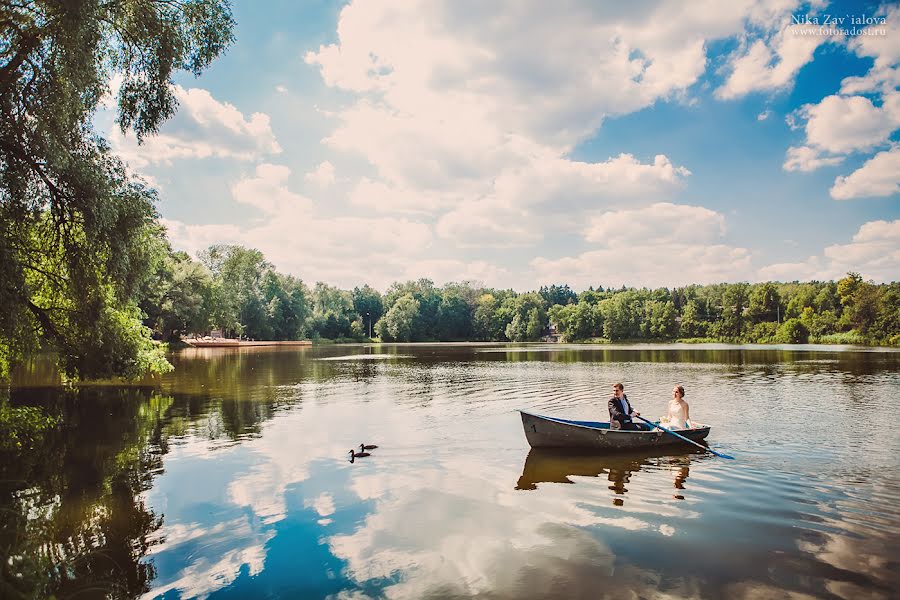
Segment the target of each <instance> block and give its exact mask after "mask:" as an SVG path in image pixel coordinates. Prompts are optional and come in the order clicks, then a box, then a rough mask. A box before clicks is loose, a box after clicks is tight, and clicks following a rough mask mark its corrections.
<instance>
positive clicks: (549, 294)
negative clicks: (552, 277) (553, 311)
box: [538, 284, 578, 309]
mask: <svg viewBox="0 0 900 600" xmlns="http://www.w3.org/2000/svg"><path fill="white" fill-rule="evenodd" d="M538 294H540V296H541V298H543V299H544V309H548V308H550V307H551V306H553V305H555V304H560V305H562V306H565V305H566V304H575V302H577V301H578V295H577V294H576V293H575V292H573V291H572V290H571V289H570V288H569V286H568V284H567V285H556V284H554V285H551V286H550V287H541V289H540V290H538Z"/></svg>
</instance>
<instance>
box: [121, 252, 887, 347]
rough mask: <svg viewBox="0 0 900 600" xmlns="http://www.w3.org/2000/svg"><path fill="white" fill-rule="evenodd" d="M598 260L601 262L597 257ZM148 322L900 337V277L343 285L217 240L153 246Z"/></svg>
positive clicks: (365, 330) (198, 331) (609, 336)
mask: <svg viewBox="0 0 900 600" xmlns="http://www.w3.org/2000/svg"><path fill="white" fill-rule="evenodd" d="M598 271H602V269H598ZM140 294H141V296H140V297H139V299H138V306H139V307H140V309H141V311H142V313H143V315H144V321H143V322H144V325H145V326H147V327H149V328H150V329H151V330H152V331H153V334H154V336H155V337H156V338H158V339H160V340H163V341H167V342H173V341H177V340H178V339H179V338H182V337H187V336H195V335H205V334H207V333H209V332H210V331H211V330H217V331H218V332H221V333H222V334H223V335H224V336H226V337H244V338H248V339H258V340H294V339H307V338H309V339H313V340H330V341H342V342H351V341H369V340H371V339H373V338H374V339H378V340H380V341H385V342H426V341H497V342H505V341H513V342H527V341H539V340H541V339H544V338H545V337H546V336H548V334H551V333H553V334H555V336H557V337H558V338H559V339H560V340H561V341H567V342H578V341H597V342H620V341H675V340H680V341H716V342H737V343H801V344H802V343H808V342H813V343H854V344H879V345H900V284H898V283H891V284H881V285H877V284H874V283H872V282H866V281H864V280H863V279H862V278H861V277H860V276H859V275H858V274H855V273H849V274H848V275H847V276H846V277H844V278H843V279H841V280H840V281H837V282H834V281H812V282H791V283H778V282H765V283H754V284H749V283H722V284H712V285H688V286H684V287H677V288H656V289H647V288H640V289H637V288H627V287H624V286H623V287H620V288H612V287H607V288H604V287H603V285H602V284H598V285H597V286H596V287H591V288H589V289H588V290H585V291H582V292H580V293H577V292H575V291H573V290H572V289H571V288H570V287H569V286H568V285H565V284H562V285H551V286H545V287H541V288H539V289H538V290H535V291H529V292H524V293H520V292H516V291H514V290H511V289H496V288H490V287H485V286H484V285H483V284H481V283H476V282H455V283H448V284H446V285H444V286H441V287H438V286H435V285H434V283H433V282H432V281H430V280H428V279H419V280H415V281H405V282H395V283H393V284H392V285H391V286H390V287H388V289H387V290H386V291H385V292H384V293H383V294H382V293H380V292H379V291H378V290H376V289H374V288H372V287H371V286H369V285H362V286H358V287H355V288H353V289H352V290H343V289H339V288H337V287H333V286H331V285H328V284H326V283H322V282H317V283H316V284H315V285H314V286H307V285H306V284H305V283H304V282H303V281H301V280H299V279H297V278H295V277H292V276H290V275H284V274H281V273H279V272H277V271H276V269H275V268H274V267H273V266H272V264H270V263H269V262H267V261H266V260H265V257H264V256H263V254H262V253H261V252H259V251H258V250H253V249H247V248H244V247H241V246H226V245H216V246H211V247H210V248H209V249H207V250H206V251H204V252H201V253H200V254H199V260H192V259H191V258H190V256H188V255H187V254H185V253H184V252H171V251H168V252H166V253H164V254H162V255H160V256H159V257H158V258H157V260H156V262H155V267H154V269H153V272H152V275H151V276H150V277H148V278H147V279H146V281H145V283H144V284H143V285H142V286H141V288H140Z"/></svg>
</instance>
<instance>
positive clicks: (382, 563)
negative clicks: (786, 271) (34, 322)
mask: <svg viewBox="0 0 900 600" xmlns="http://www.w3.org/2000/svg"><path fill="white" fill-rule="evenodd" d="M174 362H175V365H176V371H175V372H174V373H173V374H171V375H168V376H166V377H164V378H161V379H158V380H154V381H148V382H145V383H144V384H142V385H140V386H116V385H103V386H85V387H82V388H80V389H78V390H72V389H62V388H60V387H55V386H53V385H52V384H53V382H54V381H56V378H55V377H56V376H55V375H54V373H53V372H52V370H46V368H45V367H42V366H41V365H40V364H37V365H32V367H31V368H30V369H29V370H26V371H24V372H22V373H19V374H18V376H17V378H18V385H19V387H16V388H14V389H13V392H12V397H13V402H14V403H16V404H22V403H28V404H38V405H42V406H44V407H45V408H47V409H48V411H49V412H51V413H52V414H57V415H60V416H61V417H62V418H63V424H62V426H61V427H60V428H59V429H58V430H55V431H53V432H51V433H50V434H48V435H47V437H46V439H45V441H44V444H43V445H42V446H40V447H39V448H38V449H37V450H35V451H33V452H29V453H26V454H23V455H21V456H15V457H13V458H12V459H8V460H7V461H6V462H5V463H4V464H3V465H2V469H3V474H2V477H0V479H2V481H0V526H2V528H0V554H2V556H0V558H2V559H3V566H2V575H3V577H2V579H0V585H2V586H4V587H3V588H2V589H0V596H9V597H14V593H15V592H17V591H22V590H35V589H37V590H40V593H39V594H38V595H43V594H48V593H56V594H57V595H58V596H61V597H98V596H101V597H102V595H104V594H111V595H115V596H124V597H132V596H136V597H140V596H143V595H146V597H150V598H153V597H157V596H161V597H164V598H189V597H210V598H256V597H280V598H319V597H334V598H369V597H374V598H379V597H386V598H469V597H479V598H545V597H554V598H555V597H558V598H598V597H610V598H634V597H640V598H747V599H762V598H792V599H803V598H811V597H812V598H846V599H855V598H891V597H894V598H895V597H897V596H896V593H897V592H896V591H895V590H896V588H897V585H898V583H900V543H898V541H897V540H898V539H900V538H898V535H900V435H898V433H897V429H896V421H897V415H898V409H900V353H898V352H880V351H862V350H859V349H835V348H819V349H816V350H814V351H809V349H805V350H799V349H797V348H788V347H781V348H779V347H770V348H753V349H750V348H738V347H727V346H714V347H691V346H688V347H679V346H634V347H604V348H602V349H598V348H597V347H596V346H594V347H577V346H529V347H497V346H471V345H459V346H455V345H440V346H374V347H359V346H352V347H339V346H336V347H317V348H312V349H301V350H271V349H245V350H230V349H223V350H213V349H204V350H199V351H197V350H189V351H184V352H181V353H179V354H177V355H176V356H175V357H174ZM619 380H621V381H624V382H625V385H626V391H627V392H628V394H629V398H630V399H631V401H632V403H633V404H635V405H636V407H637V408H638V410H641V411H642V412H643V414H644V415H645V416H654V417H655V416H659V415H662V414H664V412H665V405H666V402H667V400H668V399H669V396H670V390H671V388H672V385H673V384H674V383H683V384H684V386H685V388H686V389H687V395H686V398H685V399H686V400H687V401H688V402H689V403H690V406H691V414H692V416H693V417H694V419H695V420H699V421H702V422H706V423H709V424H711V425H712V426H713V429H712V433H711V435H710V437H709V440H708V441H709V443H710V444H711V445H712V446H713V447H715V448H717V449H720V450H721V451H723V452H726V453H728V454H732V455H734V456H736V457H737V460H735V461H725V460H722V459H718V458H713V457H710V456H709V455H706V454H697V453H693V452H688V451H675V453H674V454H670V455H662V456H660V455H652V454H650V455H648V454H643V455H641V454H638V455H635V454H629V455H619V456H590V455H587V456H585V455H580V456H560V455H557V454H553V453H547V452H543V453H539V452H537V451H531V452H529V448H528V445H527V443H526V441H525V437H524V435H523V432H522V425H521V422H520V420H519V417H518V414H517V413H515V412H514V409H515V408H526V409H530V410H532V411H535V412H539V413H546V414H552V415H558V416H564V417H570V418H584V419H588V418H594V419H596V418H598V417H599V418H602V415H604V414H605V411H606V408H605V401H606V397H607V395H608V394H607V392H608V390H609V387H610V384H611V383H613V382H615V381H619ZM360 442H366V443H374V444H378V445H379V448H378V449H376V450H373V451H372V456H370V457H368V458H364V459H358V460H357V461H356V462H355V463H353V464H351V463H349V462H348V460H347V451H348V450H349V449H350V448H351V447H352V446H358V445H359V443H360Z"/></svg>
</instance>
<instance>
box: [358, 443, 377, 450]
mask: <svg viewBox="0 0 900 600" xmlns="http://www.w3.org/2000/svg"><path fill="white" fill-rule="evenodd" d="M377 447H378V446H376V445H375V444H360V445H359V449H360V451H363V450H374V449H375V448H377Z"/></svg>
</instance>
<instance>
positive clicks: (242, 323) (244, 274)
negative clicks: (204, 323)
mask: <svg viewBox="0 0 900 600" xmlns="http://www.w3.org/2000/svg"><path fill="white" fill-rule="evenodd" d="M200 260H201V262H203V264H204V265H206V267H207V268H208V269H209V270H210V271H211V272H212V274H213V277H214V278H215V284H216V285H215V288H214V289H215V292H214V293H215V295H216V299H215V301H214V303H215V311H214V312H213V315H212V320H213V322H214V323H215V324H216V325H218V326H219V327H220V328H221V329H222V331H223V332H225V333H228V334H233V335H246V336H247V337H250V338H253V339H268V338H269V337H270V336H271V331H270V329H269V325H268V319H267V315H266V305H267V301H266V300H265V299H264V297H263V290H262V284H263V281H264V279H265V277H266V276H267V274H268V273H269V272H271V271H273V269H274V267H273V266H272V264H271V263H269V262H268V261H266V259H265V257H264V256H263V253H262V252H260V251H259V250H256V249H254V248H244V247H243V246H233V245H226V244H219V245H215V246H210V247H209V248H208V249H207V250H205V251H203V252H201V253H200Z"/></svg>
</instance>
